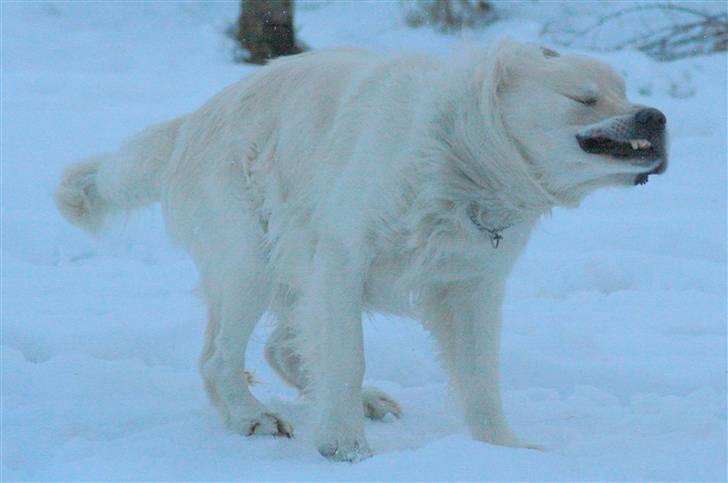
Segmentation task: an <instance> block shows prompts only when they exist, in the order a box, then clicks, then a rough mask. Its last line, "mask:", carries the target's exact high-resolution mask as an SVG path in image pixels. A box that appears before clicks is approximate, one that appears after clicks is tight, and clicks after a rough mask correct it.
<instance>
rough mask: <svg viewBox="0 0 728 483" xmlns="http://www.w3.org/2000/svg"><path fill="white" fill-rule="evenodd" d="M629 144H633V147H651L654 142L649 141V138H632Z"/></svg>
mask: <svg viewBox="0 0 728 483" xmlns="http://www.w3.org/2000/svg"><path fill="white" fill-rule="evenodd" d="M629 145H630V146H632V149H635V150H637V149H647V148H649V147H652V143H651V142H649V141H648V140H647V139H630V140H629Z"/></svg>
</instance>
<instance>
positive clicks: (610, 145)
mask: <svg viewBox="0 0 728 483" xmlns="http://www.w3.org/2000/svg"><path fill="white" fill-rule="evenodd" d="M576 139H577V141H578V143H579V147H581V149H582V150H584V151H586V152H587V153H590V154H602V155H607V156H610V157H612V158H615V159H619V160H625V161H628V162H629V163H630V164H633V165H637V166H642V165H649V164H651V163H653V162H654V161H656V160H658V159H661V161H660V163H659V164H658V165H657V166H656V167H655V168H654V169H652V170H651V171H649V172H646V173H640V174H638V175H636V176H635V178H634V184H635V185H643V184H645V183H647V181H648V180H649V176H650V175H651V174H661V173H663V172H664V171H665V169H666V168H667V163H666V161H665V159H664V156H663V154H662V149H660V148H659V147H658V146H656V145H655V144H653V143H652V142H651V141H649V140H648V139H644V138H636V139H627V140H624V141H622V140H617V139H613V138H610V137H606V136H581V135H577V136H576ZM645 167H646V166H645Z"/></svg>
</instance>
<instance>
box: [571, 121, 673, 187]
mask: <svg viewBox="0 0 728 483" xmlns="http://www.w3.org/2000/svg"><path fill="white" fill-rule="evenodd" d="M666 124H667V118H666V117H665V115H664V114H663V113H662V112H660V111H659V110H657V109H654V108H651V107H647V108H643V109H640V110H639V111H637V112H635V113H634V114H628V115H625V116H615V117H611V118H609V119H605V120H604V121H601V122H599V123H596V124H592V125H590V126H587V127H586V128H584V129H582V130H581V131H579V132H578V133H577V135H576V141H577V142H578V143H579V147H581V149H582V150H583V151H585V152H587V153H590V154H601V155H607V156H610V157H612V158H615V159H619V160H624V161H625V162H628V163H630V164H632V165H634V166H644V167H645V168H649V169H647V171H646V172H644V173H640V174H638V175H637V176H636V178H635V184H644V183H646V182H647V179H648V177H649V175H651V174H661V173H664V172H665V170H666V169H667V150H666V138H667V134H666V130H665V125H666ZM656 161H657V164H656V165H655V162H656Z"/></svg>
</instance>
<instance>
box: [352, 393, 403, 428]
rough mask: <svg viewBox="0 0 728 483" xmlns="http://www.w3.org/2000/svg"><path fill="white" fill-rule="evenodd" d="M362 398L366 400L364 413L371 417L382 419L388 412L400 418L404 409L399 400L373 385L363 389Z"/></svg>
mask: <svg viewBox="0 0 728 483" xmlns="http://www.w3.org/2000/svg"><path fill="white" fill-rule="evenodd" d="M362 400H363V402H364V415H365V416H366V417H368V418H369V419H374V420H377V421H379V420H382V419H384V417H385V416H386V415H387V414H391V415H392V416H394V417H395V418H398V417H399V416H400V414H402V410H401V409H400V407H399V404H397V401H395V400H394V399H392V398H391V397H389V396H388V395H387V394H385V393H383V392H382V391H380V390H379V389H376V388H373V387H364V388H363V389H362Z"/></svg>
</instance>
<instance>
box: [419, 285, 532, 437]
mask: <svg viewBox="0 0 728 483" xmlns="http://www.w3.org/2000/svg"><path fill="white" fill-rule="evenodd" d="M502 300H503V287H502V286H500V285H496V286H493V285H491V286H482V287H479V288H478V289H477V290H472V289H468V290H465V289H448V290H443V291H442V292H440V294H439V297H435V299H434V300H432V301H431V304H430V311H431V314H430V317H428V318H430V319H431V324H432V332H433V333H434V335H435V336H436V338H437V340H438V343H439V346H440V350H441V351H442V355H443V361H444V363H445V365H446V368H447V369H448V372H449V375H450V380H451V385H452V387H453V389H454V390H455V393H456V396H457V398H458V399H459V402H460V403H461V406H462V409H463V412H464V416H465V422H466V424H467V426H468V428H469V429H470V432H471V433H472V435H473V437H474V438H476V439H479V440H481V441H486V442H489V443H493V444H497V445H501V446H512V447H528V448H536V446H534V445H530V444H526V443H523V442H521V441H520V440H519V439H518V437H516V436H515V435H514V433H513V432H512V431H511V429H510V427H509V425H508V422H507V421H506V418H505V416H504V414H503V406H502V402H501V393H500V371H499V352H500V335H501V334H500V333H501V303H502ZM433 319H434V320H433Z"/></svg>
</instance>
